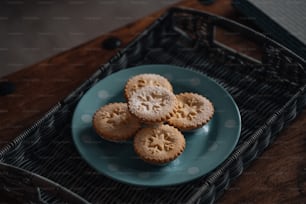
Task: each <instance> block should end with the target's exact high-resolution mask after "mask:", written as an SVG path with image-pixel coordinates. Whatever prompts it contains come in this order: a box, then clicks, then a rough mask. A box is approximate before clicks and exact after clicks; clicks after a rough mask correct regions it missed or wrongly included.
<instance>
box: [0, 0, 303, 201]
mask: <svg viewBox="0 0 306 204" xmlns="http://www.w3.org/2000/svg"><path fill="white" fill-rule="evenodd" d="M178 6H184V7H189V8H195V9H199V10H203V11H208V12H211V13H214V14H217V15H222V16H225V17H228V18H231V19H234V20H237V21H239V22H242V23H249V22H247V21H246V20H245V18H244V17H243V16H240V14H239V13H238V12H237V11H235V10H234V9H233V8H232V6H231V1H230V0H216V1H215V3H214V4H212V5H202V4H200V3H199V2H198V1H197V0H185V1H181V2H180V3H178ZM165 9H166V8H165ZM165 9H163V10H161V11H159V12H156V13H154V14H152V15H149V16H147V17H145V18H143V19H141V20H138V21H136V22H134V23H131V24H129V25H126V26H125V27H122V28H120V29H117V30H115V31H113V32H110V33H106V34H103V35H101V37H98V38H96V39H93V40H92V41H90V42H86V43H84V44H82V45H80V46H78V47H75V48H73V49H71V50H68V51H66V52H63V53H60V54H58V55H56V56H54V57H51V58H48V59H46V60H43V61H42V62H39V63H37V64H34V65H32V66H30V67H27V68H24V69H23V70H21V71H18V72H16V73H13V74H11V75H8V76H6V77H3V78H2V79H0V81H10V82H13V83H14V84H15V85H16V91H15V92H14V93H13V94H10V95H7V96H0V146H3V145H5V144H7V143H8V142H9V141H11V140H12V139H13V138H14V137H16V136H17V135H18V134H20V133H21V132H22V131H23V130H24V129H25V128H27V127H29V126H31V124H32V123H33V122H34V121H36V120H37V119H39V118H40V117H42V116H43V115H44V114H45V113H46V111H47V110H49V109H50V108H51V107H52V106H53V105H55V104H56V103H57V102H58V101H60V100H61V99H63V98H64V97H65V96H66V95H67V94H69V93H70V92H71V91H72V90H74V89H75V88H76V87H78V85H80V84H81V83H82V82H83V81H84V80H86V79H87V78H88V77H89V76H90V75H91V74H92V73H93V72H94V71H95V70H96V69H97V68H98V67H99V66H100V65H101V64H104V63H106V62H107V61H108V59H109V58H110V57H112V56H113V55H114V54H115V53H116V52H117V51H118V50H120V48H118V49H117V50H113V51H109V50H105V49H103V48H102V47H101V43H102V42H103V40H105V39H106V38H108V37H109V36H117V37H119V38H120V39H121V40H122V42H123V43H122V45H121V47H124V46H126V45H127V44H128V43H129V42H130V41H131V40H132V39H133V38H134V37H135V36H137V34H139V33H141V31H143V30H144V29H145V28H146V27H147V26H148V25H149V24H150V23H152V22H153V21H154V20H155V19H156V18H157V17H158V16H160V15H161V14H162V13H164V11H165ZM217 38H218V39H220V41H222V42H224V43H227V44H229V45H230V46H232V47H235V48H236V49H238V50H242V51H243V50H246V51H247V52H248V50H253V51H252V52H253V53H248V54H250V55H251V56H254V57H255V58H258V57H259V56H260V51H259V50H257V49H255V52H254V49H244V48H248V46H255V47H256V45H251V44H250V43H249V42H247V41H245V40H242V39H239V38H237V39H235V38H231V39H228V38H227V37H226V36H224V35H222V32H221V34H220V35H219V36H218V37H217ZM305 127H306V111H303V113H302V114H300V115H299V116H298V117H297V118H296V120H295V121H294V122H293V123H292V124H291V125H290V126H289V127H287V128H286V129H285V130H284V131H283V132H282V133H281V134H280V136H279V137H278V139H277V140H276V141H275V142H274V144H272V145H271V146H270V147H269V148H268V149H267V150H266V151H265V152H264V153H263V154H262V155H261V157H260V158H259V159H257V160H256V161H255V162H253V163H252V164H251V166H250V167H248V168H247V169H246V170H245V171H244V173H243V175H241V176H240V177H239V178H238V179H237V180H236V181H235V182H233V183H232V185H231V186H230V188H229V189H228V190H227V191H226V192H225V194H224V195H223V196H222V197H221V198H220V199H219V200H218V201H217V203H224V204H225V203H226V204H228V203H233V204H234V203H235V204H236V203H243V204H251V203H306V162H305V160H306V128H305ZM0 202H1V197H0Z"/></svg>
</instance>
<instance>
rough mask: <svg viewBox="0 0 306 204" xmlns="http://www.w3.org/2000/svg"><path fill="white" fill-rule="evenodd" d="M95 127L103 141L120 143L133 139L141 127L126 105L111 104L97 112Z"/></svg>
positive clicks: (94, 121) (94, 117) (94, 119)
mask: <svg viewBox="0 0 306 204" xmlns="http://www.w3.org/2000/svg"><path fill="white" fill-rule="evenodd" d="M93 127H94V129H95V131H96V132H97V134H98V135H99V136H100V137H102V138H103V139H105V140H109V141H113V142H119V141H124V140H127V139H129V138H131V137H133V136H134V134H135V133H136V131H137V130H138V129H139V128H140V127H141V125H140V122H139V121H138V119H137V118H136V117H134V116H133V115H132V114H130V112H129V111H128V107H127V104H126V103H110V104H108V105H105V106H102V107H101V108H100V109H99V110H97V111H96V113H95V114H94V116H93Z"/></svg>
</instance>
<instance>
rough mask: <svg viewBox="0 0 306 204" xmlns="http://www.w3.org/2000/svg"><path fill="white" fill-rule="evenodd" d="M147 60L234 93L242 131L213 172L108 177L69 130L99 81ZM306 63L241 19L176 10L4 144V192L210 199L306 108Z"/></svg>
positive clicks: (95, 198)
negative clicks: (219, 31)
mask: <svg viewBox="0 0 306 204" xmlns="http://www.w3.org/2000/svg"><path fill="white" fill-rule="evenodd" d="M215 26H219V27H224V28H226V29H229V30H231V31H233V32H235V33H239V34H240V35H242V36H244V37H246V38H247V39H251V40H253V41H254V42H256V43H257V44H258V45H261V49H262V50H263V56H262V60H261V62H260V61H256V60H252V59H250V58H249V57H245V56H244V55H241V54H238V53H236V52H234V51H233V50H230V49H227V48H226V47H224V46H221V45H220V44H218V43H215V41H214V31H215V29H214V28H215ZM141 64H173V65H178V66H181V67H188V68H191V69H195V70H198V71H200V72H202V73H204V74H206V75H208V76H209V77H211V78H213V79H214V80H215V81H217V82H218V83H219V84H220V85H221V86H223V87H224V88H225V89H226V90H227V91H228V92H229V93H230V94H231V95H232V96H233V98H234V100H235V101H236V103H237V105H238V107H239V110H240V114H241V117H242V132H241V137H240V140H239V143H238V146H237V147H236V148H235V150H234V152H233V153H232V154H231V155H230V157H229V158H227V160H226V161H225V162H223V163H222V164H221V165H220V166H218V167H217V168H216V169H215V170H214V171H212V172H210V173H209V174H207V175H205V176H203V177H201V178H199V179H197V180H194V181H192V182H189V183H185V184H181V185H177V186H171V187H164V188H144V187H136V186H130V185H127V184H122V183H119V182H116V181H114V180H112V179H109V178H107V177H105V176H103V175H101V174H100V173H98V172H96V171H95V170H94V169H92V168H91V167H90V166H89V165H88V164H87V163H86V162H85V161H84V160H83V159H82V158H81V157H80V155H79V154H78V152H77V150H76V149H75V146H74V144H73V142H72V136H71V128H70V122H71V117H72V113H73V111H74V108H75V106H76V104H77V103H78V101H79V100H80V98H81V97H82V96H83V94H84V93H85V92H86V91H87V90H88V89H89V88H90V87H92V86H93V85H94V84H95V83H96V82H98V81H99V80H101V79H103V78H104V77H106V76H108V75H110V74H112V73H114V72H116V71H119V70H122V69H125V68H127V67H133V66H136V65H141ZM305 67H306V63H305V61H303V60H302V59H301V58H299V57H297V56H296V55H295V54H293V53H292V52H290V51H289V50H288V49H286V48H284V47H282V46H281V45H279V44H277V43H275V42H274V41H272V40H270V39H268V38H267V37H265V36H263V35H261V34H259V33H256V32H255V31H253V30H250V29H248V28H246V27H244V26H242V25H239V24H237V23H235V22H232V21H230V20H227V19H224V18H221V17H217V16H214V15H211V14H207V13H203V12H198V11H195V10H187V9H182V8H173V9H170V10H169V11H168V12H167V13H166V14H165V15H163V16H162V17H161V18H159V19H158V20H156V22H154V23H153V24H152V25H151V26H150V27H149V28H148V29H147V30H145V31H144V32H143V33H142V34H141V35H140V36H138V37H137V38H136V39H135V40H134V41H133V42H132V43H130V44H129V45H128V46H127V47H126V48H125V49H123V50H122V51H121V52H119V53H118V54H117V55H116V56H114V57H113V58H112V59H111V60H110V61H109V63H107V64H105V65H103V66H101V67H100V68H99V69H98V70H97V72H96V73H95V74H93V76H91V78H89V79H88V80H87V81H86V82H85V83H83V84H82V85H80V87H79V88H78V89H77V90H75V91H74V92H73V93H71V94H70V95H69V96H67V97H66V98H65V99H64V100H63V101H61V102H59V103H58V104H57V105H56V106H55V107H53V108H52V109H51V110H50V111H49V112H48V113H46V115H45V116H44V117H43V118H41V119H40V120H39V121H37V122H36V123H35V124H33V126H32V127H30V128H29V129H27V130H26V131H25V132H24V133H23V134H21V135H19V136H18V137H17V138H16V139H15V140H14V141H12V142H11V143H10V144H9V145H7V146H6V147H4V148H2V149H1V150H0V161H1V163H0V190H1V191H4V192H6V193H9V194H8V195H12V197H14V198H15V199H19V200H22V201H29V202H44V203H57V202H70V203H78V202H79V203H86V202H87V201H88V202H93V203H96V202H100V203H195V202H197V203H198V202H203V203H212V202H214V201H215V200H216V199H217V198H218V197H219V196H220V195H221V194H222V193H223V192H224V190H225V189H227V188H228V185H229V184H230V182H231V181H232V180H233V179H235V178H236V177H238V176H239V175H240V174H241V173H242V172H243V170H244V168H245V167H247V166H248V165H249V164H250V163H251V162H252V161H253V160H254V159H255V158H256V157H258V156H259V155H260V153H261V152H262V151H263V150H264V149H265V148H266V147H267V146H268V145H269V144H270V143H271V142H273V141H274V139H275V136H276V135H277V133H279V132H280V131H281V130H282V129H283V128H284V127H285V126H286V125H287V124H288V123H289V122H290V121H291V120H293V119H294V118H295V117H296V115H297V114H298V113H299V112H300V111H301V110H302V108H303V107H304V105H305V104H306V94H305V79H306V73H305ZM148 71H149V70H148Z"/></svg>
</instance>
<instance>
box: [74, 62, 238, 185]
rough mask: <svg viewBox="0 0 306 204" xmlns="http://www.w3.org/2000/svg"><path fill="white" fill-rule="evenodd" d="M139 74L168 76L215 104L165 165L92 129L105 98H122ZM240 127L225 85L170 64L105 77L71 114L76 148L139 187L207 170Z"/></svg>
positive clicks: (175, 181)
mask: <svg viewBox="0 0 306 204" xmlns="http://www.w3.org/2000/svg"><path fill="white" fill-rule="evenodd" d="M141 73H157V74H160V75H162V76H165V77H166V78H168V79H169V80H170V82H171V83H172V85H173V88H174V92H175V93H180V92H196V93H199V94H202V95H204V96H206V97H207V98H209V99H210V100H211V101H212V103H213V104H214V107H215V114H214V116H213V118H212V120H211V121H210V122H209V123H208V124H206V125H205V126H203V127H202V128H200V129H198V130H197V131H195V132H189V133H184V135H185V138H186V149H185V151H184V152H183V154H182V155H181V156H180V157H178V158H177V159H176V160H174V161H172V162H171V163H169V164H168V165H165V166H152V165H149V164H146V163H145V162H143V161H142V160H140V159H139V158H138V157H137V156H136V154H135V153H134V150H133V145H132V141H127V142H124V143H118V144H117V143H112V142H107V141H105V140H103V139H101V138H100V137H99V136H98V135H97V134H96V133H95V132H94V131H93V129H92V121H91V119H92V116H93V114H94V112H95V111H96V110H97V109H98V108H99V107H101V106H103V105H105V104H107V103H110V102H120V101H121V102H124V101H125V99H124V97H123V88H124V85H125V83H126V81H127V79H129V78H130V77H132V76H134V75H136V74H141ZM240 128H241V120H240V114H239V110H238V108H237V106H236V104H235V102H234V100H233V99H232V97H231V96H230V95H229V94H228V93H227V92H226V91H225V90H224V89H223V88H222V87H221V86H219V85H218V84H217V83H216V82H215V81H213V80H211V79H209V78H208V77H206V76H205V75H203V74H201V73H198V72H195V71H191V70H189V69H185V68H180V67H176V66H170V65H144V66H138V67H134V68H130V69H126V70H122V71H119V72H117V73H114V74H112V75H110V76H108V77H106V78H104V79H103V80H101V81H99V82H98V83H97V84H96V85H95V86H93V87H92V88H91V89H90V90H89V91H88V92H87V93H86V94H85V95H84V96H83V98H82V99H81V100H80V101H79V104H78V105H77V107H76V109H75V112H74V115H73V119H72V136H73V140H74V143H75V145H76V148H77V149H78V151H79V153H80V154H81V156H82V157H83V158H84V159H85V160H86V161H87V162H88V163H89V164H90V165H91V166H92V167H93V168H95V169H96V170H97V171H98V172H101V173H102V174H104V175H107V176H109V177H111V178H113V179H115V180H118V181H121V182H124V183H128V184H134V185H141V186H168V185H175V184H180V183H183V182H187V181H190V180H193V179H196V178H198V177H200V176H203V175H205V174H207V173H208V172H210V171H212V170H213V169H215V168H216V167H217V166H218V165H220V164H221V163H222V162H223V161H224V160H225V159H226V158H227V157H228V156H229V155H230V153H231V152H232V151H233V149H234V148H235V146H236V144H237V142H238V139H239V136H240ZM76 168H77V167H76Z"/></svg>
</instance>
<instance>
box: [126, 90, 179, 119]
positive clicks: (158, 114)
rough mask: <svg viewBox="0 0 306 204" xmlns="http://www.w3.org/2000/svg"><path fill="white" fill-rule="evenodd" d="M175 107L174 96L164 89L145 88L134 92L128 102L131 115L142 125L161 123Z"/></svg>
mask: <svg viewBox="0 0 306 204" xmlns="http://www.w3.org/2000/svg"><path fill="white" fill-rule="evenodd" d="M175 106H176V97H175V95H174V94H173V93H172V92H171V91H169V90H168V89H166V88H163V87H157V86H145V87H143V88H141V89H138V90H136V91H135V92H134V93H133V94H132V95H131V97H130V98H129V100H128V108H129V111H130V113H131V114H133V115H134V116H136V117H137V118H138V119H140V120H141V121H142V122H144V123H158V122H163V121H165V120H166V119H167V118H169V117H170V116H171V114H172V113H173V110H174V108H175Z"/></svg>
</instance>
